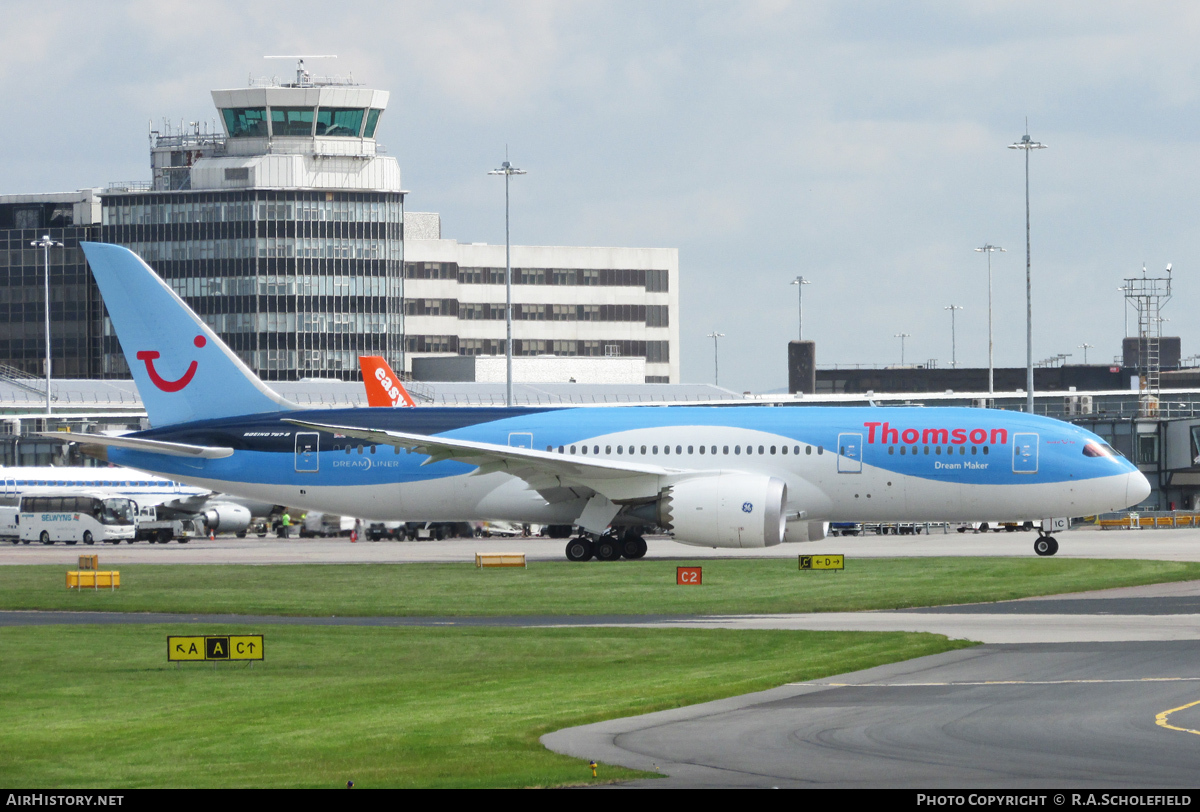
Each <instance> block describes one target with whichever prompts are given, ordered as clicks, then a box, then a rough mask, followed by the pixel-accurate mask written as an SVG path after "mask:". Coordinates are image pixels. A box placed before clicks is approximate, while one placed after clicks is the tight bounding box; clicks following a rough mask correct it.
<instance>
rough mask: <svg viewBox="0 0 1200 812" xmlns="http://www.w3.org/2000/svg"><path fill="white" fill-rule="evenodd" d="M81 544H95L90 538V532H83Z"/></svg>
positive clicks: (94, 540) (93, 539)
mask: <svg viewBox="0 0 1200 812" xmlns="http://www.w3.org/2000/svg"><path fill="white" fill-rule="evenodd" d="M83 543H84V544H95V543H96V539H95V538H94V537H93V536H92V531H91V530H84V531H83Z"/></svg>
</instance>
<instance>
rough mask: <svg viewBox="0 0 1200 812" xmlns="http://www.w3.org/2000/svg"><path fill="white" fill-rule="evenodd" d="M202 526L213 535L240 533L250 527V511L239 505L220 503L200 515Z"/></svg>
mask: <svg viewBox="0 0 1200 812" xmlns="http://www.w3.org/2000/svg"><path fill="white" fill-rule="evenodd" d="M202 515H203V516H204V526H205V527H207V528H208V529H209V530H211V531H213V532H214V533H241V532H242V531H243V530H245V529H246V528H247V527H249V526H250V510H249V508H245V507H242V506H241V505H233V504H229V503H228V502H222V503H221V504H218V505H213V506H212V507H210V508H209V509H208V510H206V511H204V513H203V514H202Z"/></svg>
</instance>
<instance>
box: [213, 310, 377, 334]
mask: <svg viewBox="0 0 1200 812" xmlns="http://www.w3.org/2000/svg"><path fill="white" fill-rule="evenodd" d="M204 321H205V322H206V323H207V324H208V326H209V327H211V328H212V329H213V330H214V331H216V332H218V333H221V334H222V335H226V334H229V333H285V332H286V333H294V332H304V333H380V334H382V333H386V332H387V331H388V326H389V324H390V325H392V326H393V327H399V324H398V320H397V319H396V317H395V316H389V315H388V314H386V313H213V314H209V315H206V316H205V317H204Z"/></svg>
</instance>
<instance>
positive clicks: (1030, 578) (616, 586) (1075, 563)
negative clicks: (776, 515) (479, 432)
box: [0, 555, 1200, 616]
mask: <svg viewBox="0 0 1200 812" xmlns="http://www.w3.org/2000/svg"><path fill="white" fill-rule="evenodd" d="M101 563H102V564H103V555H102V556H101ZM680 563H686V562H677V561H634V562H612V563H601V562H589V563H587V564H572V563H569V562H565V561H563V562H557V561H556V562H534V563H533V564H531V565H530V567H529V569H498V570H496V569H493V570H477V569H475V567H474V566H473V565H471V564H354V565H286V566H236V565H228V566H186V565H158V564H141V565H126V566H122V567H121V568H120V571H121V584H122V586H121V589H120V590H118V591H117V592H115V593H113V592H104V591H101V592H99V593H96V592H87V591H84V592H82V593H81V592H77V591H75V590H71V591H68V590H67V589H66V583H65V582H66V577H65V574H64V573H65V572H66V570H67V569H68V567H66V566H11V567H0V609H103V610H109V611H121V612H194V613H236V614H270V615H339V616H351V615H358V616H370V615H447V616H468V615H474V616H481V615H538V614H575V615H579V614H727V613H728V614H736V613H747V612H754V613H758V612H821V611H853V610H861V609H898V608H904V607H911V606H933V605H941V604H951V603H973V602H981V601H996V600H1006V599H1012V598H1021V597H1028V596H1032V595H1050V594H1055V593H1060V592H1079V591H1084V590H1090V589H1102V588H1107V587H1118V586H1133V585H1138V584H1148V583H1157V582H1165V581H1183V580H1189V579H1195V578H1200V564H1196V563H1183V562H1173V561H1129V560H1095V559H1053V558H1049V559H1047V558H1034V557H1029V558H907V559H904V558H888V559H882V558H876V559H850V560H849V561H848V562H847V566H846V570H845V571H844V572H800V571H798V569H797V564H796V561H795V560H794V559H772V560H762V559H760V560H734V559H725V560H705V561H697V562H693V563H696V564H700V565H702V566H703V567H704V583H703V585H701V586H695V587H691V586H689V587H682V586H676V585H675V567H676V565H677V564H680Z"/></svg>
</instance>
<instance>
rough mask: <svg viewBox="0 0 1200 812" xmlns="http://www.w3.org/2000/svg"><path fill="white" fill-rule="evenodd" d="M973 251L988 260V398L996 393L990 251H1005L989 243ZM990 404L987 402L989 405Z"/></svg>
mask: <svg viewBox="0 0 1200 812" xmlns="http://www.w3.org/2000/svg"><path fill="white" fill-rule="evenodd" d="M975 251H976V252H982V253H984V254H987V260H988V397H989V399H990V398H991V396H992V395H994V394H995V393H996V375H995V363H994V361H993V358H992V346H993V344H992V253H993V252H995V251H1000V252H1001V253H1007V251H1006V250H1005V249H1003V248H1001V247H1000V246H998V245H992V244H991V243H984V244H983V245H981V246H980V247H978V248H976V249H975ZM991 405H992V404H991V403H988V406H989V407H990V406H991Z"/></svg>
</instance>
